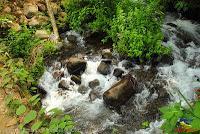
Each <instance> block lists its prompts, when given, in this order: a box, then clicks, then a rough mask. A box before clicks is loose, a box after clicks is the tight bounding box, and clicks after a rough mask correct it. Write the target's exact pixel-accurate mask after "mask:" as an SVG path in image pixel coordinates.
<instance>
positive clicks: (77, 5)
mask: <svg viewBox="0 0 200 134" xmlns="http://www.w3.org/2000/svg"><path fill="white" fill-rule="evenodd" d="M64 7H65V9H66V12H67V15H68V22H69V24H70V26H71V28H72V29H75V30H77V31H81V32H83V31H87V30H90V31H93V32H105V33H107V35H108V36H107V37H106V38H105V39H103V41H104V42H105V41H106V40H107V39H108V38H111V39H112V40H113V42H114V44H113V46H114V49H115V50H117V51H118V52H119V53H121V54H123V55H128V56H129V57H131V58H133V57H134V58H140V59H142V60H143V59H151V58H152V57H153V56H154V55H159V56H160V55H163V54H168V53H169V52H170V51H169V49H168V48H165V47H164V46H162V45H161V42H162V39H163V34H162V32H161V25H162V20H163V13H162V12H161V7H162V6H161V5H160V1H159V0H136V1H132V0H124V1H122V0H115V1H105V0H100V1H99V0H98V1H97V0H88V1H87V0H86V1H85V0H81V1H80V0H76V1H74V0H71V1H68V2H67V1H64Z"/></svg>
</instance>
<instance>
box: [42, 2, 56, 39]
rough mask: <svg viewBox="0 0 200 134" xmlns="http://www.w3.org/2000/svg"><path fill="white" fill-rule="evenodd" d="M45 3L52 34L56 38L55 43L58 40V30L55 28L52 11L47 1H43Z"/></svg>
mask: <svg viewBox="0 0 200 134" xmlns="http://www.w3.org/2000/svg"><path fill="white" fill-rule="evenodd" d="M45 2H46V5H47V10H48V14H49V17H50V20H51V25H52V28H53V33H54V35H55V36H56V41H57V40H59V34H58V28H57V26H56V21H55V17H54V14H53V11H52V9H51V6H50V2H49V0H45Z"/></svg>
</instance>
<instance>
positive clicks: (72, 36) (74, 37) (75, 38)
mask: <svg viewBox="0 0 200 134" xmlns="http://www.w3.org/2000/svg"><path fill="white" fill-rule="evenodd" d="M67 40H68V41H69V42H71V43H74V44H76V43H77V37H76V36H75V35H67Z"/></svg>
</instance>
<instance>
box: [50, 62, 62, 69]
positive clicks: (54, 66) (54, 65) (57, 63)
mask: <svg viewBox="0 0 200 134" xmlns="http://www.w3.org/2000/svg"><path fill="white" fill-rule="evenodd" d="M52 67H53V70H60V69H61V68H62V64H61V63H60V62H54V63H53V66H52Z"/></svg>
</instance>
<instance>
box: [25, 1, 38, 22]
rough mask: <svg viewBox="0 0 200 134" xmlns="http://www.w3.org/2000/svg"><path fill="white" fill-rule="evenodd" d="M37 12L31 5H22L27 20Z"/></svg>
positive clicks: (35, 7)
mask: <svg viewBox="0 0 200 134" xmlns="http://www.w3.org/2000/svg"><path fill="white" fill-rule="evenodd" d="M37 12H38V6H37V5H36V4H33V3H24V14H25V15H26V17H27V18H28V19H30V18H32V17H33V16H34V15H36V13H37Z"/></svg>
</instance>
